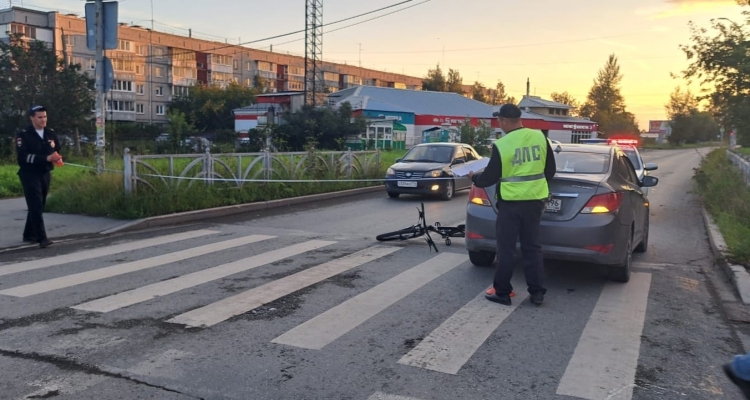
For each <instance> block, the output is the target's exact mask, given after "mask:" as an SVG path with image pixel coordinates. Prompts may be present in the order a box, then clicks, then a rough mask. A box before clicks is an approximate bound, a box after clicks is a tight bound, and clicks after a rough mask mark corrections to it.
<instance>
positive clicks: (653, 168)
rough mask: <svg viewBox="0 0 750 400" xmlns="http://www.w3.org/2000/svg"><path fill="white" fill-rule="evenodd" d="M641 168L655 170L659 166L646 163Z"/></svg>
mask: <svg viewBox="0 0 750 400" xmlns="http://www.w3.org/2000/svg"><path fill="white" fill-rule="evenodd" d="M643 169H645V170H646V171H656V170H657V169H659V166H658V165H656V164H654V163H647V164H646V165H645V166H644V167H643Z"/></svg>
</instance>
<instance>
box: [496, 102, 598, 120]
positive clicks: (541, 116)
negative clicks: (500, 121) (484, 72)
mask: <svg viewBox="0 0 750 400" xmlns="http://www.w3.org/2000/svg"><path fill="white" fill-rule="evenodd" d="M492 109H493V112H494V111H499V110H500V106H492ZM521 119H538V120H544V121H550V122H572V123H576V124H596V122H594V121H592V120H590V119H585V118H578V117H570V116H568V117H566V116H562V115H544V114H537V113H535V112H531V111H524V110H523V109H521Z"/></svg>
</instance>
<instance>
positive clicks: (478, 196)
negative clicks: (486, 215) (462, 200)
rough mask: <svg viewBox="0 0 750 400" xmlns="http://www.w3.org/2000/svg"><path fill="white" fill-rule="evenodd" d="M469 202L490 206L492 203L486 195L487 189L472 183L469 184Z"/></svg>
mask: <svg viewBox="0 0 750 400" xmlns="http://www.w3.org/2000/svg"><path fill="white" fill-rule="evenodd" d="M469 202H471V203H472V204H477V205H480V206H492V203H490V198H489V197H487V191H485V190H484V189H482V188H478V187H476V186H474V185H471V191H470V192H469Z"/></svg>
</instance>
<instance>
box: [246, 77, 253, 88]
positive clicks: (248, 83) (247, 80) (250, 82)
mask: <svg viewBox="0 0 750 400" xmlns="http://www.w3.org/2000/svg"><path fill="white" fill-rule="evenodd" d="M252 85H253V80H252V79H250V78H245V86H247V87H250V86H252Z"/></svg>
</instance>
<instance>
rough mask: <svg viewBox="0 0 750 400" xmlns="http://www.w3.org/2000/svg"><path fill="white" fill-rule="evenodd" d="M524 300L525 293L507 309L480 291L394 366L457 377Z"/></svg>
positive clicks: (518, 295) (526, 295)
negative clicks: (410, 367)
mask: <svg viewBox="0 0 750 400" xmlns="http://www.w3.org/2000/svg"><path fill="white" fill-rule="evenodd" d="M519 286H520V285H519ZM528 296H529V294H528V293H527V292H525V291H523V292H520V293H518V294H517V295H516V297H514V298H513V305H512V306H510V307H507V306H502V305H499V304H496V303H492V302H489V301H487V299H485V298H484V291H482V293H481V294H480V295H479V296H477V297H475V298H474V299H473V300H471V301H470V302H469V303H467V304H466V305H465V306H463V307H462V308H461V309H460V310H458V311H456V313H454V314H453V315H452V316H451V317H450V318H448V319H447V320H445V322H443V323H442V324H441V325H440V326H439V327H438V328H437V329H435V330H434V331H432V333H430V334H429V335H428V336H427V337H426V338H424V340H422V342H421V343H419V345H417V347H415V348H414V349H412V350H411V351H410V352H409V353H407V354H406V355H405V356H403V357H402V358H401V360H399V361H398V363H399V364H404V365H410V366H413V367H418V368H425V369H429V370H433V371H438V372H444V373H446V374H453V375H455V374H457V373H458V371H459V370H460V369H461V367H462V366H463V365H464V364H466V362H467V361H469V359H470V358H471V356H472V355H473V354H474V353H475V352H476V351H477V349H479V347H480V346H481V345H482V343H484V341H485V340H487V338H488V337H489V336H490V335H491V334H492V332H494V331H495V329H497V327H499V326H500V324H502V323H503V321H505V319H506V318H508V316H510V314H511V313H513V311H515V310H516V308H518V306H519V304H521V303H522V302H523V301H524V300H525V299H526V297H528Z"/></svg>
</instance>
